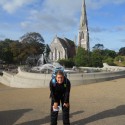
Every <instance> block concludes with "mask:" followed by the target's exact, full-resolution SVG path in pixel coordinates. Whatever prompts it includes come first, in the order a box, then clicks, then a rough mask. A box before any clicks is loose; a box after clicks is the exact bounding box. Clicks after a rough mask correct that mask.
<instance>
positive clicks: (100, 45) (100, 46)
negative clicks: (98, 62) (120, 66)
mask: <svg viewBox="0 0 125 125" xmlns="http://www.w3.org/2000/svg"><path fill="white" fill-rule="evenodd" d="M103 49H104V45H103V44H99V43H98V44H95V46H94V47H93V50H103Z"/></svg>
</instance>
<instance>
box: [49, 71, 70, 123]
mask: <svg viewBox="0 0 125 125" xmlns="http://www.w3.org/2000/svg"><path fill="white" fill-rule="evenodd" d="M55 80H56V82H55V83H53V80H51V81H50V91H51V95H50V97H51V125H57V118H58V106H60V102H61V104H62V111H63V124H64V125H70V121H69V108H70V107H69V96H70V86H71V85H70V81H69V80H68V79H67V78H66V77H65V76H64V72H63V71H61V70H58V71H57V72H56V77H55Z"/></svg>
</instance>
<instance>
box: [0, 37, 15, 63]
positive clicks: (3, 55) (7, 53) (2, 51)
mask: <svg viewBox="0 0 125 125" xmlns="http://www.w3.org/2000/svg"><path fill="white" fill-rule="evenodd" d="M12 42H13V41H12V40H10V39H5V40H4V41H2V42H0V59H2V60H3V61H5V62H6V63H12V62H13V54H12V52H11V50H10V44H11V43H12Z"/></svg>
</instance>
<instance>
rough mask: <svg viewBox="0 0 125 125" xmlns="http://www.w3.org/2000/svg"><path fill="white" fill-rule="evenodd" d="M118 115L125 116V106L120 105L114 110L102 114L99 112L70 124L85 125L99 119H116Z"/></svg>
mask: <svg viewBox="0 0 125 125" xmlns="http://www.w3.org/2000/svg"><path fill="white" fill-rule="evenodd" d="M120 115H125V105H120V106H118V107H116V108H114V109H109V110H106V111H102V112H99V113H97V114H95V115H92V116H90V117H88V118H85V119H81V120H78V121H74V122H72V123H71V125H85V124H87V123H90V122H94V121H97V120H100V119H104V118H109V117H116V116H120Z"/></svg>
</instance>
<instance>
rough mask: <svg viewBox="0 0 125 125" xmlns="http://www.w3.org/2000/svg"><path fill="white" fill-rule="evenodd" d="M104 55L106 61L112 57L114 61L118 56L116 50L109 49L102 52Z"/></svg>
mask: <svg viewBox="0 0 125 125" xmlns="http://www.w3.org/2000/svg"><path fill="white" fill-rule="evenodd" d="M102 55H103V57H104V59H106V58H108V57H111V58H113V59H114V58H115V57H116V56H117V54H116V52H115V51H114V50H109V49H105V50H102Z"/></svg>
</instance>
